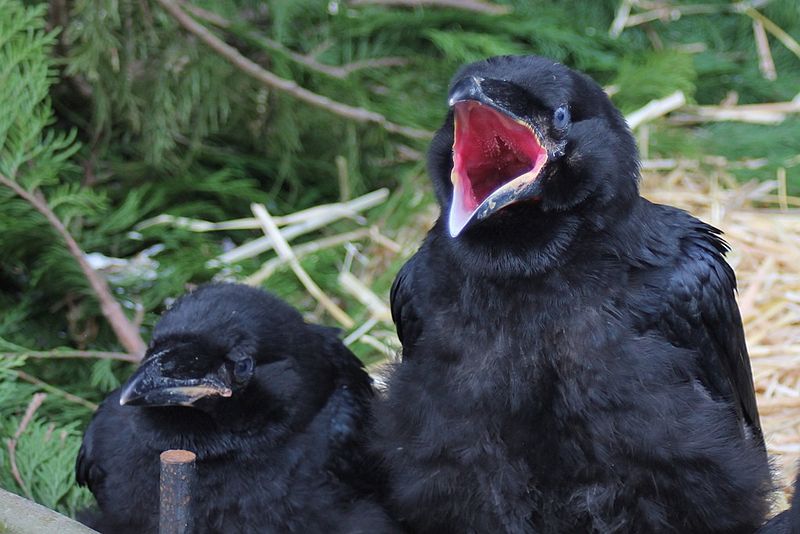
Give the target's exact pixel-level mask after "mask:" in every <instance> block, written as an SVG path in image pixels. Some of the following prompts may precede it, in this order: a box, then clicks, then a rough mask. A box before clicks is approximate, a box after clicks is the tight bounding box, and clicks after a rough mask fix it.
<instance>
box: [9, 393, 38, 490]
mask: <svg viewBox="0 0 800 534" xmlns="http://www.w3.org/2000/svg"><path fill="white" fill-rule="evenodd" d="M46 398H47V393H36V394H34V395H33V397H32V398H31V401H30V402H29V403H28V407H27V408H26V409H25V415H23V416H22V419H21V420H20V422H19V426H18V427H17V431H16V432H15V433H14V437H13V438H10V439H8V440H6V447H8V463H9V464H10V465H11V475H12V476H13V477H14V480H16V481H17V484H19V487H20V488H21V489H22V491H23V492H24V493H25V496H26V497H28V498H29V499H31V500H33V496H32V495H31V492H30V490H29V489H28V486H27V485H26V484H25V481H24V480H22V475H21V474H20V472H19V468H18V467H17V441H19V438H20V437H21V436H22V433H23V432H25V429H26V428H28V425H29V424H30V422H31V420H32V419H33V414H35V413H36V410H38V409H39V406H41V405H42V403H43V402H44V400H45V399H46Z"/></svg>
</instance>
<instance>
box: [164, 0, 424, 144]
mask: <svg viewBox="0 0 800 534" xmlns="http://www.w3.org/2000/svg"><path fill="white" fill-rule="evenodd" d="M158 3H159V4H161V7H163V8H164V9H165V10H167V11H168V12H169V14H170V15H172V16H173V17H174V18H175V20H177V21H178V23H179V24H180V25H181V26H183V27H184V28H185V29H186V30H187V31H188V32H189V33H191V34H193V35H194V36H196V37H197V38H198V39H200V40H201V41H203V42H204V43H206V44H207V45H208V46H209V47H211V48H212V49H213V50H214V51H216V52H217V53H218V54H219V55H221V56H222V57H224V58H225V59H227V60H228V61H229V62H230V63H231V64H232V65H234V66H235V67H236V68H238V69H239V70H241V71H242V72H244V73H245V74H247V75H248V76H251V77H252V78H254V79H256V80H258V81H259V82H261V83H262V84H264V85H266V86H268V87H271V88H273V89H276V90H278V91H283V92H285V93H288V94H290V95H292V96H293V97H295V98H297V99H298V100H301V101H303V102H305V103H307V104H310V105H312V106H315V107H318V108H321V109H325V110H327V111H329V112H331V113H334V114H335V115H339V116H340V117H344V118H346V119H350V120H353V121H356V122H360V123H368V124H369V123H371V124H377V125H378V126H381V127H382V128H383V129H384V130H386V131H387V132H390V133H396V134H400V135H403V136H405V137H410V138H413V139H429V138H431V137H432V136H433V133H432V132H429V131H427V130H419V129H417V128H411V127H408V126H401V125H399V124H395V123H394V122H391V121H390V120H388V119H387V118H386V117H384V116H383V115H381V114H380V113H376V112H374V111H369V110H367V109H364V108H357V107H353V106H349V105H347V104H343V103H341V102H337V101H335V100H332V99H330V98H328V97H326V96H322V95H319V94H317V93H314V92H312V91H309V90H308V89H305V88H303V87H300V86H299V85H297V82H295V81H294V80H287V79H286V78H281V77H280V76H278V75H276V74H274V73H273V72H270V71H268V70H266V69H265V68H263V67H262V66H261V65H258V64H257V63H255V62H253V61H252V60H250V59H249V58H247V57H245V56H243V55H242V54H241V53H240V52H239V51H238V50H237V49H236V48H234V47H232V46H231V45H229V44H227V43H226V42H224V41H223V40H222V39H220V38H219V37H217V36H216V35H214V34H213V33H211V32H210V31H209V30H208V28H206V27H205V26H203V25H202V24H200V23H199V22H197V21H196V20H194V19H193V18H192V17H191V16H190V15H188V14H187V13H186V12H185V11H183V9H181V7H180V6H179V5H178V4H177V3H176V1H175V0H158Z"/></svg>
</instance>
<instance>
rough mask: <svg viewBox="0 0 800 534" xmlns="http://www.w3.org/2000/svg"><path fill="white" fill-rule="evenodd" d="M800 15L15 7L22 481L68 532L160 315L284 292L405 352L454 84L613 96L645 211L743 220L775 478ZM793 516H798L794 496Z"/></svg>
mask: <svg viewBox="0 0 800 534" xmlns="http://www.w3.org/2000/svg"><path fill="white" fill-rule="evenodd" d="M798 41H800V3H799V2H797V1H796V0H772V1H769V0H762V1H757V0H752V1H742V2H726V1H714V0H709V1H705V2H702V3H701V2H679V1H677V0H676V1H667V0H606V1H596V0H592V1H588V0H587V1H577V0H569V1H559V2H543V1H525V0H494V1H492V2H489V1H488V0H487V1H484V0H464V1H457V0H349V1H336V0H332V1H322V0H272V1H263V2H256V1H250V0H240V1H231V0H50V1H35V0H24V1H23V0H0V438H2V440H0V487H3V488H5V489H8V490H10V491H13V492H16V493H19V494H21V495H26V496H28V497H31V498H33V499H35V500H37V501H39V502H41V503H43V504H45V505H46V506H49V507H51V508H55V509H58V510H59V511H62V512H64V513H67V514H73V513H74V511H75V509H76V508H78V507H81V506H83V505H86V504H87V503H89V502H90V501H91V496H90V495H89V493H88V491H86V490H82V489H79V488H77V487H76V486H75V485H74V478H73V465H74V458H75V455H76V453H77V450H78V447H79V445H80V438H81V433H82V429H83V427H84V426H85V424H86V423H87V421H88V418H89V417H90V416H91V413H92V410H93V409H94V407H95V406H96V404H97V403H98V402H100V401H101V400H102V399H103V398H104V397H105V395H106V394H107V393H108V392H109V391H110V390H112V389H113V388H115V387H117V386H118V385H119V383H120V380H124V378H125V377H126V376H127V375H128V374H129V373H130V372H131V370H132V368H133V365H135V363H134V362H135V361H136V359H137V357H138V356H139V354H140V351H141V349H142V347H143V342H146V341H147V340H148V339H149V333H150V331H151V328H152V326H153V325H154V323H155V322H156V321H157V319H158V317H159V314H160V313H161V312H162V311H163V310H164V308H165V306H168V305H169V303H170V302H171V301H172V300H174V299H175V298H176V297H177V296H179V295H181V294H182V293H184V292H185V291H186V290H187V289H190V288H191V287H193V286H195V285H197V284H200V283H203V282H207V281H210V280H231V281H233V280H236V281H244V282H247V283H251V284H254V285H258V286H261V287H265V288H267V289H269V290H271V291H273V292H275V293H277V294H278V295H280V296H281V297H283V298H285V299H287V300H288V301H289V302H291V303H292V304H293V305H295V306H297V307H298V308H299V309H301V310H302V311H303V312H304V313H305V314H306V316H307V317H308V318H309V319H310V320H314V321H319V322H323V323H326V324H330V325H336V326H339V327H340V328H341V329H342V334H343V336H345V337H346V341H347V343H348V344H350V346H351V348H352V349H353V350H354V351H355V352H356V353H357V354H358V355H359V357H361V358H362V359H363V360H364V361H365V362H366V363H367V364H368V365H372V366H375V365H378V364H380V362H383V361H386V360H387V359H391V358H394V357H396V355H397V351H398V347H399V345H398V343H397V340H396V337H395V334H394V329H393V326H392V323H391V317H390V316H389V312H388V307H387V305H388V290H389V287H390V284H391V282H392V280H393V277H394V275H395V273H396V272H397V270H398V269H399V267H400V266H401V265H402V264H403V262H404V261H405V260H406V259H407V258H408V257H409V256H410V255H411V254H412V253H413V252H414V250H415V248H416V247H417V246H418V244H419V242H420V240H421V239H422V237H423V236H424V234H425V232H426V231H427V228H428V227H429V226H430V224H431V223H432V221H433V220H434V218H435V217H436V215H437V212H438V209H437V208H436V206H435V203H434V201H433V195H432V193H431V189H430V187H429V184H428V181H427V178H426V175H425V151H426V145H427V142H428V141H427V140H428V139H429V137H430V135H431V133H432V131H434V130H435V129H436V128H437V127H438V126H439V124H440V123H441V121H442V120H443V118H444V116H445V113H446V103H445V94H446V90H447V83H448V80H449V78H450V77H451V76H452V74H453V73H454V72H455V70H456V69H457V68H458V67H459V66H460V65H462V64H464V63H466V62H470V61H474V60H478V59H482V58H485V57H487V56H493V55H499V54H538V55H545V56H549V57H551V58H553V59H555V60H558V61H560V62H563V63H565V64H567V65H569V66H571V67H574V68H577V69H580V70H582V71H584V72H586V73H588V74H590V75H591V76H592V77H594V79H595V80H597V81H598V82H599V83H600V84H601V85H603V86H604V87H605V88H606V91H607V92H608V93H609V94H610V95H611V96H612V99H613V101H614V103H615V104H616V105H617V106H618V107H620V109H622V111H623V112H624V113H626V114H627V115H628V119H629V122H630V124H631V126H632V127H635V130H634V131H635V135H636V137H637V140H638V142H639V147H640V152H641V154H642V158H643V175H644V179H643V193H644V194H645V195H646V196H648V197H649V198H651V199H653V200H655V201H659V202H665V203H670V204H674V205H677V206H680V207H683V208H685V209H689V210H691V211H692V212H693V213H695V214H696V215H698V216H700V217H702V218H703V219H705V220H707V221H709V222H711V223H712V224H715V225H717V226H719V227H721V228H722V229H723V230H725V232H726V235H727V238H728V239H729V241H730V242H731V244H732V246H733V251H732V253H731V255H730V256H729V260H730V262H731V263H732V265H733V266H734V268H735V269H736V271H737V275H738V277H739V281H740V291H739V298H740V306H741V308H742V315H743V318H744V321H745V325H746V329H747V334H748V343H749V347H750V352H751V356H752V360H753V367H754V375H755V381H756V386H757V390H758V394H759V403H760V410H761V413H762V418H763V424H764V427H765V430H766V435H767V439H768V444H769V449H770V452H771V454H773V455H774V456H775V459H776V460H775V466H776V476H777V481H778V484H779V485H780V486H781V487H783V486H784V485H786V484H787V483H788V481H789V480H790V478H791V477H792V476H793V464H794V462H795V460H796V459H797V458H798V455H800V436H798V430H799V427H800V371H799V369H800V211H798V208H800V115H798V112H800V44H798ZM776 502H777V504H776V506H777V507H780V506H782V501H781V500H780V498H779V499H778V501H776Z"/></svg>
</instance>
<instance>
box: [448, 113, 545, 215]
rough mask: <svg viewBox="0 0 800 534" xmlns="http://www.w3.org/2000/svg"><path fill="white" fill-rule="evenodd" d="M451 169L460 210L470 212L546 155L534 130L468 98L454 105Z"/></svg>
mask: <svg viewBox="0 0 800 534" xmlns="http://www.w3.org/2000/svg"><path fill="white" fill-rule="evenodd" d="M455 114H456V131H455V145H454V147H453V150H454V161H453V163H454V170H455V171H456V173H457V174H458V176H459V177H460V178H461V180H460V182H463V183H459V184H458V186H459V187H461V188H463V193H464V194H463V197H462V198H463V203H464V205H463V207H462V208H463V210H465V211H466V212H468V213H469V212H472V211H473V210H474V209H475V208H476V207H478V206H479V205H480V204H481V203H482V202H483V201H484V200H486V199H487V198H488V197H489V196H490V195H491V194H492V193H493V192H495V191H497V190H498V189H499V188H501V187H502V186H503V185H505V184H506V183H508V182H510V181H511V180H513V179H514V178H516V177H518V176H520V175H522V174H525V173H526V172H528V171H530V170H531V169H533V168H534V167H535V166H536V163H537V161H538V159H539V158H540V157H541V156H543V155H545V154H546V150H545V149H544V148H542V146H541V145H540V144H539V141H538V140H537V139H536V135H535V134H534V133H533V131H532V130H531V129H530V128H529V127H527V126H525V125H523V124H520V123H518V122H516V121H515V120H513V119H511V118H510V117H508V116H506V115H504V114H502V113H500V112H498V111H495V110H494V109H492V108H490V107H488V106H485V105H483V104H480V103H479V102H475V101H472V100H468V101H465V102H458V103H456V105H455Z"/></svg>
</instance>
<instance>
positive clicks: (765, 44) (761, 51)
mask: <svg viewBox="0 0 800 534" xmlns="http://www.w3.org/2000/svg"><path fill="white" fill-rule="evenodd" d="M753 36H754V37H755V40H756V51H757V52H758V68H759V69H760V70H761V75H762V76H763V77H764V78H766V79H767V80H770V81H774V80H775V79H777V78H778V73H777V72H776V71H775V62H774V61H773V60H772V52H771V51H770V49H769V39H767V32H766V31H764V24H763V23H762V22H761V21H760V20H753Z"/></svg>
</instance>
